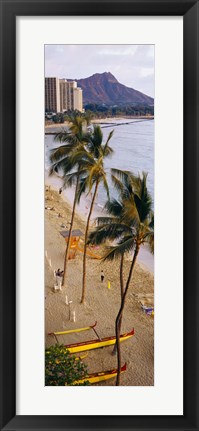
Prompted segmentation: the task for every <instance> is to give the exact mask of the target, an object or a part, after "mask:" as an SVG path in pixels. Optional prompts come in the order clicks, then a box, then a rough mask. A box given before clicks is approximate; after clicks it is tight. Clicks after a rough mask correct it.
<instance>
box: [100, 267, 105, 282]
mask: <svg viewBox="0 0 199 431" xmlns="http://www.w3.org/2000/svg"><path fill="white" fill-rule="evenodd" d="M103 281H104V272H103V269H102V270H101V282H102V283H103Z"/></svg>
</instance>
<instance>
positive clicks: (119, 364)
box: [115, 244, 140, 386]
mask: <svg viewBox="0 0 199 431" xmlns="http://www.w3.org/2000/svg"><path fill="white" fill-rule="evenodd" d="M139 249H140V245H139V244H137V245H136V249H135V253H134V256H133V260H132V263H131V267H130V271H129V275H128V279H127V282H126V287H125V291H124V294H123V296H122V300H121V306H120V309H119V313H118V315H117V317H116V321H115V331H116V346H117V379H116V386H119V384H120V374H121V350H120V325H121V317H122V313H123V309H124V304H125V299H126V295H127V292H128V288H129V284H130V281H131V276H132V273H133V268H134V266H135V262H136V259H137V255H138V253H139Z"/></svg>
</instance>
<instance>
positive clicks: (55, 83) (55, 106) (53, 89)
mask: <svg viewBox="0 0 199 431" xmlns="http://www.w3.org/2000/svg"><path fill="white" fill-rule="evenodd" d="M45 109H46V110H47V111H52V112H60V84H59V79H58V78H45Z"/></svg>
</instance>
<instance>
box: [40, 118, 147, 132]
mask: <svg viewBox="0 0 199 431" xmlns="http://www.w3.org/2000/svg"><path fill="white" fill-rule="evenodd" d="M121 120H124V123H125V121H126V120H138V121H139V120H146V121H147V120H154V115H122V116H121V117H118V116H117V117H105V118H98V117H96V118H92V120H91V123H92V124H107V125H108V124H110V125H114V126H115V125H117V123H118V121H121ZM119 124H121V123H119ZM67 126H68V121H64V123H53V122H48V121H47V122H45V126H44V127H45V134H46V135H54V134H55V133H56V132H52V131H51V129H52V128H54V129H56V130H57V129H63V127H67Z"/></svg>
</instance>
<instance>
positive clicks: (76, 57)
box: [45, 45, 155, 97]
mask: <svg viewBox="0 0 199 431" xmlns="http://www.w3.org/2000/svg"><path fill="white" fill-rule="evenodd" d="M103 72H111V73H112V74H113V75H114V76H115V78H116V79H117V80H118V81H119V82H120V83H121V84H124V85H126V86H127V87H130V88H134V89H135V90H139V91H141V92H142V93H144V94H147V95H148V96H152V97H154V72H155V71H154V45H45V76H46V77H53V76H54V77H57V78H65V79H67V78H68V79H80V78H88V77H89V76H91V75H93V74H94V73H103Z"/></svg>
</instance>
